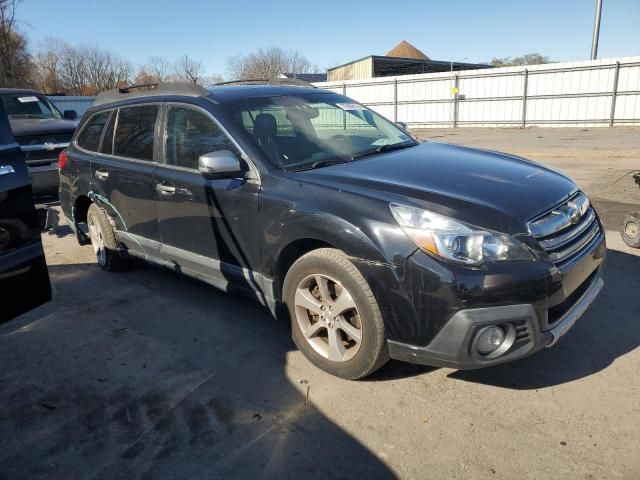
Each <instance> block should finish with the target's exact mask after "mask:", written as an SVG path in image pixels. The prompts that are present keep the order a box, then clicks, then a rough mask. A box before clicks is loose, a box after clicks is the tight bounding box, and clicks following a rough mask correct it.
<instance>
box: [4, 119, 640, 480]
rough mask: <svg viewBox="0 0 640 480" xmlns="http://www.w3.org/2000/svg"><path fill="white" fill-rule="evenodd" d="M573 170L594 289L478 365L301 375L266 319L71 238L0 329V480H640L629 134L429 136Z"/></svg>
mask: <svg viewBox="0 0 640 480" xmlns="http://www.w3.org/2000/svg"><path fill="white" fill-rule="evenodd" d="M418 134H419V135H420V136H421V137H423V138H429V139H432V140H434V141H445V142H451V143H461V144H468V145H475V146H480V147H483V148H492V149H496V150H504V151H509V152H512V153H517V154H522V155H526V156H527V157H529V158H532V159H534V160H539V161H541V162H543V163H547V164H550V165H552V166H554V167H556V168H559V169H562V170H564V171H566V172H567V173H569V174H571V175H572V176H573V177H574V178H576V180H577V181H578V183H579V184H580V185H581V187H582V188H583V189H584V190H585V191H586V192H587V193H588V194H589V195H590V196H591V198H592V201H593V203H594V204H595V205H596V207H597V208H598V210H599V212H600V213H601V215H602V216H603V219H604V223H605V227H606V229H607V239H608V247H609V251H608V265H607V269H606V274H605V277H606V278H605V281H606V286H605V289H604V290H603V292H602V294H601V295H600V297H599V298H598V300H597V301H596V302H595V303H594V305H593V306H592V308H591V309H590V311H589V312H588V313H587V314H586V315H585V316H584V317H583V318H582V319H581V320H580V321H579V322H578V323H577V324H576V326H575V327H574V328H573V330H571V331H570V332H569V333H568V334H567V335H566V336H565V337H564V338H562V339H561V340H560V342H559V343H558V344H557V345H556V346H555V347H554V348H551V349H546V350H544V351H541V352H539V353H538V354H536V355H534V356H531V357H528V358H526V359H523V360H521V361H518V362H516V363H513V364H509V365H504V366H499V367H494V368H491V369H486V370H477V371H467V372H462V371H455V370H449V369H432V368H428V367H421V366H413V365H408V364H402V363H399V362H391V363H389V364H388V365H387V366H386V367H384V368H383V369H382V370H381V371H379V372H377V373H376V374H375V375H374V376H373V377H371V378H368V379H366V380H364V381H359V382H349V381H344V380H340V379H337V378H334V377H331V376H329V375H327V374H324V373H323V372H321V371H319V370H317V369H315V368H314V367H312V366H311V365H310V364H309V363H308V362H307V361H306V360H305V359H304V358H303V357H302V356H301V354H300V353H299V352H297V351H296V350H295V348H294V345H293V343H292V341H291V340H290V338H289V336H288V328H287V326H286V325H283V324H282V323H279V322H277V321H275V320H273V319H272V318H271V317H270V316H269V314H268V312H267V311H266V310H264V309H262V308H261V307H260V306H259V305H257V304H254V303H252V302H250V301H247V300H246V299H244V298H242V297H237V296H230V295H226V294H223V293H219V292H218V291H216V290H214V289H213V288H211V287H209V286H207V285H205V284H201V283H198V282H196V281H193V280H190V279H187V278H184V277H180V276H179V275H177V274H174V273H172V272H170V271H167V270H162V269H160V268H156V267H153V266H148V265H139V266H138V267H137V268H136V269H134V270H133V271H130V272H125V273H104V272H102V271H100V269H99V268H98V267H97V266H96V264H95V261H94V257H93V250H92V249H91V247H89V246H84V247H80V246H78V245H77V243H76V242H75V239H74V238H73V237H72V236H71V234H70V230H69V229H68V227H65V226H64V225H62V226H60V227H59V228H58V229H57V230H56V231H55V232H52V233H51V234H44V235H43V241H44V244H45V250H46V254H47V261H48V263H49V265H50V270H49V271H50V275H51V279H52V284H53V289H54V301H53V302H51V303H50V304H48V305H45V306H43V307H40V308H38V309H36V310H34V311H33V312H30V313H29V314H26V315H23V316H22V317H20V318H18V319H16V320H14V321H12V322H10V323H8V324H5V325H2V326H0V365H1V366H2V368H1V370H0V479H2V480H8V479H30V478H34V479H119V478H122V479H135V478H141V479H174V478H175V479H184V478H198V479H199V478H207V479H208V478H215V479H223V478H278V479H280V478H291V479H297V478H310V479H313V478H318V479H320V478H323V479H324V478H353V477H354V476H356V475H357V476H358V477H360V478H363V479H370V478H394V477H402V478H415V479H421V478H454V479H455V478H460V479H484V478H504V479H512V478H518V479H540V478H562V479H610V478H611V479H634V478H639V477H640V376H639V375H638V372H639V371H640V349H639V348H638V347H639V346H640V300H639V299H638V292H640V250H632V249H629V248H627V247H626V246H625V245H624V244H623V243H622V241H621V239H620V237H619V234H618V225H619V221H620V219H621V218H622V216H623V215H624V213H626V212H627V211H630V210H632V209H635V210H640V189H638V186H637V185H635V184H633V181H632V180H631V177H630V175H629V174H630V172H632V171H633V170H640V129H632V128H614V129H605V128H602V129H528V130H503V129H456V130H447V129H438V130H423V131H419V132H418Z"/></svg>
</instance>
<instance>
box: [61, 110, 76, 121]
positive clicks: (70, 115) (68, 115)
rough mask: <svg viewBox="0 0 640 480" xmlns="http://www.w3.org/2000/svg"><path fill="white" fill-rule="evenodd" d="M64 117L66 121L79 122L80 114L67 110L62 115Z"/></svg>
mask: <svg viewBox="0 0 640 480" xmlns="http://www.w3.org/2000/svg"><path fill="white" fill-rule="evenodd" d="M62 116H63V117H64V119H65V120H77V119H78V112H76V111H75V110H65V111H64V112H63V113H62Z"/></svg>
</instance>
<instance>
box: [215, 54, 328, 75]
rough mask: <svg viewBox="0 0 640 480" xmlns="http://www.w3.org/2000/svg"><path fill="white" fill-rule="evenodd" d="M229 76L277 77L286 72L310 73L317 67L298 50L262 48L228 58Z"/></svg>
mask: <svg viewBox="0 0 640 480" xmlns="http://www.w3.org/2000/svg"><path fill="white" fill-rule="evenodd" d="M227 68H228V72H229V76H230V77H232V78H234V79H239V78H275V77H278V76H279V75H281V74H284V73H291V74H294V75H295V74H298V73H310V72H311V71H313V70H314V68H315V69H317V67H314V66H312V65H311V62H309V60H308V59H307V58H306V57H304V56H303V55H302V54H301V53H300V52H298V51H297V50H284V49H282V48H278V47H270V48H267V49H260V50H258V51H257V52H252V53H249V54H247V55H236V56H235V57H231V58H229V59H228V60H227Z"/></svg>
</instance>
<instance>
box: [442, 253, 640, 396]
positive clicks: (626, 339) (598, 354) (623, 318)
mask: <svg viewBox="0 0 640 480" xmlns="http://www.w3.org/2000/svg"><path fill="white" fill-rule="evenodd" d="M638 292H640V257H638V256H634V255H630V254H627V253H623V252H619V251H615V250H608V251H607V264H606V270H605V288H604V289H603V291H602V292H601V294H600V296H599V297H598V299H597V300H596V301H595V302H594V303H593V305H592V306H591V308H590V309H589V311H588V312H587V313H586V314H585V316H584V317H583V318H581V319H580V320H578V322H577V323H576V324H575V326H574V327H573V328H572V329H571V330H570V331H569V332H568V333H567V334H566V335H565V336H564V337H563V338H562V339H560V341H559V342H558V343H557V344H556V345H555V346H554V347H552V348H549V349H544V350H541V351H540V352H538V353H536V354H534V355H532V356H530V357H527V358H525V359H523V360H520V361H517V362H514V363H510V364H506V365H500V366H497V367H493V368H487V369H483V370H467V371H462V370H459V371H456V372H454V373H452V374H450V375H449V377H450V378H454V379H457V380H464V381H467V382H475V383H483V384H487V385H495V386H500V387H504V388H514V389H522V390H527V389H538V388H544V387H550V386H554V385H560V384H563V383H567V382H571V381H573V380H578V379H580V378H583V377H586V376H589V375H593V374H595V373H598V372H600V371H601V370H604V369H605V368H607V367H608V366H609V365H611V364H612V363H613V362H614V361H615V360H616V359H617V358H619V357H621V356H623V355H625V354H627V353H629V352H631V351H633V350H635V349H636V348H638V346H640V302H639V301H638Z"/></svg>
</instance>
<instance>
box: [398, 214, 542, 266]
mask: <svg viewBox="0 0 640 480" xmlns="http://www.w3.org/2000/svg"><path fill="white" fill-rule="evenodd" d="M389 207H390V208H391V213H392V214H393V216H394V218H395V219H396V221H397V222H398V225H400V227H402V229H403V230H404V232H405V233H406V234H407V235H408V236H409V238H411V239H412V240H413V241H414V242H415V244H416V245H417V246H418V247H419V248H421V249H422V250H424V251H425V252H428V253H431V254H433V255H437V256H438V257H442V258H444V259H447V260H451V261H454V262H458V263H462V264H465V265H475V266H477V265H481V264H483V263H485V262H499V261H504V260H530V259H532V258H533V257H532V256H531V252H529V250H527V248H526V247H525V246H524V245H523V244H522V242H520V241H518V240H516V239H515V238H512V237H510V236H508V235H503V234H500V233H495V232H489V231H486V230H482V229H480V228H477V227H474V226H472V225H465V224H463V223H460V222H457V221H455V220H453V219H451V218H449V217H445V216H444V215H439V214H437V213H433V212H429V211H428V210H422V209H420V208H414V207H408V206H405V205H397V204H391V205H389Z"/></svg>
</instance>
